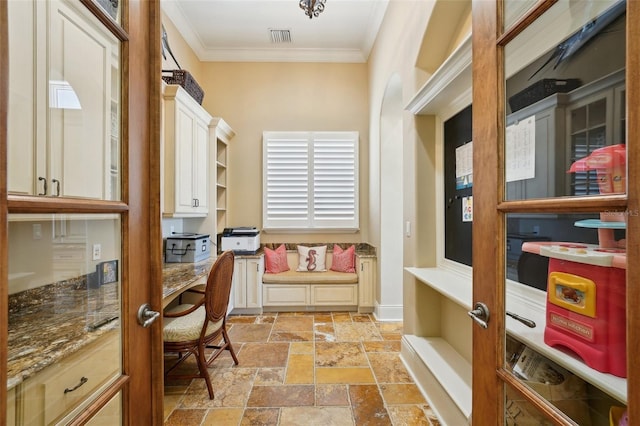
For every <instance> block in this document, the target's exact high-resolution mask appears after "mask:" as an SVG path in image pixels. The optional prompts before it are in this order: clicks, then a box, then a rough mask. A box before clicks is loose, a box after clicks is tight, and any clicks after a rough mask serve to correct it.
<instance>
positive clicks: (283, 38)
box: [269, 28, 291, 44]
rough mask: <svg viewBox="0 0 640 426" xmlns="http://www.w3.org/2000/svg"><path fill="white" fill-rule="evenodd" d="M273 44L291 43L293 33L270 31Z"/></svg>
mask: <svg viewBox="0 0 640 426" xmlns="http://www.w3.org/2000/svg"><path fill="white" fill-rule="evenodd" d="M269 35H270V36H271V43H274V44H277V43H291V31H289V30H274V29H271V28H270V29H269Z"/></svg>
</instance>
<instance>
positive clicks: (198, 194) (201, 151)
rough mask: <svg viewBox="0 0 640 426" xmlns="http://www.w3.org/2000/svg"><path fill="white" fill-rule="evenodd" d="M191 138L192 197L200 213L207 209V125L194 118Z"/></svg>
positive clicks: (196, 209)
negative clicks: (192, 136) (192, 137)
mask: <svg viewBox="0 0 640 426" xmlns="http://www.w3.org/2000/svg"><path fill="white" fill-rule="evenodd" d="M194 126H195V129H194V139H193V199H194V200H195V207H194V210H195V211H196V212H200V213H205V214H206V213H207V212H208V211H209V203H208V199H209V197H208V193H209V179H208V176H209V168H208V164H209V125H208V123H206V122H204V121H202V120H200V119H196V120H195V122H194Z"/></svg>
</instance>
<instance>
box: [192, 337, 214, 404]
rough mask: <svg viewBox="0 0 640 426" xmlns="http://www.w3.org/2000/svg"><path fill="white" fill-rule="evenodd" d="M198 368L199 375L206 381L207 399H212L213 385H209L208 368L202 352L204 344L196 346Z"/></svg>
mask: <svg viewBox="0 0 640 426" xmlns="http://www.w3.org/2000/svg"><path fill="white" fill-rule="evenodd" d="M196 358H197V359H198V369H199V370H200V377H202V378H203V379H204V381H205V382H206V383H207V390H208V391H209V399H213V386H212V385H211V378H210V377H209V370H207V359H206V356H205V354H204V346H200V347H199V348H198V356H197V357H196Z"/></svg>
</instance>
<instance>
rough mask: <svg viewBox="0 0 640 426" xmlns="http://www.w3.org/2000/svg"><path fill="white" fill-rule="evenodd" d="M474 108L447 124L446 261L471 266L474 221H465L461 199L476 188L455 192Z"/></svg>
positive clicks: (445, 190) (445, 162) (445, 177)
mask: <svg viewBox="0 0 640 426" xmlns="http://www.w3.org/2000/svg"><path fill="white" fill-rule="evenodd" d="M471 138H472V131H471V105H469V106H468V107H467V108H465V109H463V110H462V111H460V112H459V113H457V114H456V115H454V116H453V117H451V118H450V119H448V120H447V121H445V123H444V206H445V207H444V208H445V213H444V223H445V230H444V236H445V237H444V239H445V243H444V252H445V258H447V259H450V260H453V261H455V262H459V263H464V264H465V265H469V266H471V238H472V231H471V227H472V222H463V221H462V198H463V197H467V196H470V195H471V194H472V190H473V187H470V188H462V189H456V148H458V147H459V146H462V145H464V144H466V143H468V142H470V141H471Z"/></svg>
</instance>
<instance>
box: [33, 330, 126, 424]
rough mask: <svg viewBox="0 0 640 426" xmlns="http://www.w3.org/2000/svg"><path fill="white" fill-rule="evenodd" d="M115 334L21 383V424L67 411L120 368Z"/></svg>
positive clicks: (42, 421) (44, 421) (47, 421)
mask: <svg viewBox="0 0 640 426" xmlns="http://www.w3.org/2000/svg"><path fill="white" fill-rule="evenodd" d="M118 336H119V334H118V333H116V332H113V333H109V335H105V336H102V337H100V338H99V339H98V340H97V341H96V342H92V343H90V344H89V345H87V346H85V347H83V348H82V349H80V350H79V351H78V352H75V353H74V354H72V355H70V356H68V357H66V358H64V359H62V360H61V361H60V362H58V363H57V364H54V365H51V366H49V367H47V368H46V369H44V370H42V371H41V372H40V373H38V374H36V375H35V376H33V377H31V378H30V379H28V380H26V381H25V382H24V386H23V391H24V393H23V396H22V398H21V399H22V400H23V402H24V404H25V407H26V408H28V409H27V410H26V411H25V424H47V425H48V424H50V423H52V422H54V421H55V420H56V419H59V418H61V417H62V416H64V415H66V414H68V413H69V412H71V411H72V410H74V409H75V408H76V407H78V406H79V405H80V404H82V403H83V402H84V401H85V400H86V398H87V397H88V396H90V395H91V394H92V393H93V392H95V391H96V390H97V389H98V388H99V387H100V386H101V385H103V384H104V383H106V382H107V381H108V380H109V379H111V378H113V377H115V376H116V375H117V374H118V373H119V371H120V357H121V356H120V341H119V339H118Z"/></svg>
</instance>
